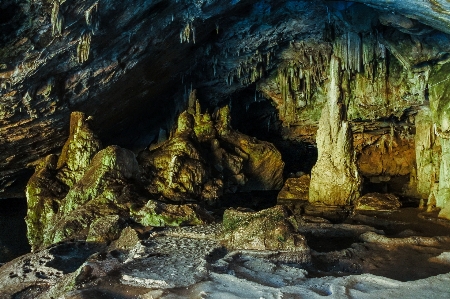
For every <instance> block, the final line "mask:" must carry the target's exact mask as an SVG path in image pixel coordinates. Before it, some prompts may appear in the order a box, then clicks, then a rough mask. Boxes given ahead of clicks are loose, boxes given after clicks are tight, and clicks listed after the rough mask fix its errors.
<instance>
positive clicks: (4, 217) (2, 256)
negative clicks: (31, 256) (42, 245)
mask: <svg viewBox="0 0 450 299" xmlns="http://www.w3.org/2000/svg"><path fill="white" fill-rule="evenodd" d="M26 214H27V200H26V198H2V199H0V227H1V228H2V229H1V230H0V264H1V263H5V262H8V261H10V260H12V259H13V258H16V257H18V256H20V255H22V254H25V253H28V252H30V249H31V248H30V245H29V244H28V239H27V236H26V233H27V227H26V225H25V220H24V218H25V215H26Z"/></svg>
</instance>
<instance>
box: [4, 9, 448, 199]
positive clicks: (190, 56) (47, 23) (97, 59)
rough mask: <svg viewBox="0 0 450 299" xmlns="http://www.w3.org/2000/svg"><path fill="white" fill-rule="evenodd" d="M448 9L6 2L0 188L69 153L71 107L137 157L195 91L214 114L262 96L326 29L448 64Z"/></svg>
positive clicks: (407, 63) (425, 61)
mask: <svg viewBox="0 0 450 299" xmlns="http://www.w3.org/2000/svg"><path fill="white" fill-rule="evenodd" d="M366 5H367V6H366ZM449 11H450V2H449V1H446V0H433V1H431V0H430V1H422V0H410V1H405V0H390V1H376V0H365V1H362V0H361V1H354V2H350V1H269V0H265V1H252V0H241V1H239V0H233V1H229V2H228V1H227V2H224V1H216V0H198V1H187V0H186V1H184V0H161V1H148V0H140V1H116V0H109V1H94V0H86V1H71V0H66V1H64V0H62V1H55V2H54V1H51V0H43V1H38V0H33V1H26V0H5V1H2V3H1V4H0V16H1V17H0V191H4V190H8V187H11V186H14V184H17V180H18V178H19V177H20V175H23V174H28V175H29V169H32V167H33V163H34V162H35V161H37V160H38V159H40V158H42V157H44V156H45V155H47V154H49V153H52V152H55V151H57V150H59V149H60V148H61V147H62V145H63V143H64V141H65V139H66V138H67V135H68V122H69V114H70V112H71V111H76V110H79V111H83V112H85V113H86V114H87V115H91V116H92V120H91V122H92V126H93V127H94V129H95V130H96V131H97V132H98V133H99V136H100V138H101V139H102V140H103V141H104V142H105V143H106V144H119V145H121V146H124V147H127V148H130V149H132V150H134V151H137V150H139V149H142V148H144V147H146V146H148V145H149V144H150V143H151V142H152V140H153V139H155V138H156V137H157V134H158V132H159V130H160V128H164V129H166V130H170V128H171V126H172V124H173V121H174V120H175V119H176V116H177V114H178V113H179V112H180V111H182V110H183V109H184V108H185V105H186V100H187V98H188V95H189V92H190V90H191V89H197V90H198V94H199V99H200V100H201V101H202V102H203V104H206V105H203V106H205V107H209V108H210V109H213V108H214V107H216V106H220V105H225V104H229V103H231V101H232V99H233V98H234V99H233V100H234V101H236V98H239V93H240V92H242V91H243V90H247V91H248V90H249V89H250V88H252V89H253V90H255V93H256V89H258V82H259V81H260V80H261V79H264V78H267V77H270V76H271V75H273V72H276V70H277V67H278V65H279V63H280V62H282V61H283V59H284V60H286V55H289V52H286V49H289V47H293V45H294V47H295V44H296V43H299V42H301V41H305V40H313V41H319V40H322V41H323V40H324V36H325V35H326V34H327V32H324V30H325V31H326V28H328V27H327V26H328V25H327V24H330V23H333V24H334V25H333V26H334V27H333V29H332V31H333V34H334V35H342V34H345V33H346V32H353V33H355V34H359V35H360V36H362V35H364V34H371V32H376V33H377V34H379V35H380V36H381V37H382V38H383V41H384V45H385V46H386V47H387V50H388V51H389V52H391V53H392V54H393V56H394V57H396V58H397V59H398V60H399V61H400V62H401V66H402V67H403V68H405V69H408V68H409V69H410V70H413V69H415V71H414V70H413V71H414V72H416V73H417V72H420V71H423V69H424V68H426V67H429V66H432V65H433V64H436V63H437V62H442V61H443V60H447V59H448V49H449V45H450V38H449V36H448V34H450V16H449V14H450V13H449ZM330 30H331V29H330ZM399 45H400V46H399ZM414 51H416V52H414ZM405 52H408V53H412V52H414V53H415V54H414V55H412V54H411V55H409V54H408V55H404V53H405ZM283 53H284V54H283ZM286 53H288V54H286ZM259 88H260V89H261V87H259ZM260 91H261V90H260ZM265 96H266V97H267V94H265ZM243 101H245V99H244V100H243ZM2 196H11V195H10V194H8V195H2Z"/></svg>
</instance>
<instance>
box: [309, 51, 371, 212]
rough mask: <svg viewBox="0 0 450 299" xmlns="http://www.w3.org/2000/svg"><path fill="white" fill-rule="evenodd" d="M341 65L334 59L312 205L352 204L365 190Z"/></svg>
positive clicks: (313, 175)
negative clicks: (348, 116) (345, 102)
mask: <svg viewBox="0 0 450 299" xmlns="http://www.w3.org/2000/svg"><path fill="white" fill-rule="evenodd" d="M339 65H340V62H339V59H338V58H337V57H335V56H332V58H331V62H330V85H329V89H328V100H327V103H326V105H325V106H324V108H323V110H322V116H321V118H320V122H319V130H318V131H317V139H316V140H317V148H318V159H317V163H316V164H315V165H314V167H313V169H312V171H311V185H310V190H309V201H310V202H311V203H321V204H326V205H349V204H351V203H352V202H353V201H354V200H355V199H357V198H358V197H359V193H360V189H361V184H362V180H361V177H360V175H359V173H358V169H357V166H356V161H355V156H354V151H353V138H352V132H351V129H350V126H349V123H348V122H347V121H346V113H345V107H344V105H343V102H342V99H341V91H340V85H341V84H340V70H339Z"/></svg>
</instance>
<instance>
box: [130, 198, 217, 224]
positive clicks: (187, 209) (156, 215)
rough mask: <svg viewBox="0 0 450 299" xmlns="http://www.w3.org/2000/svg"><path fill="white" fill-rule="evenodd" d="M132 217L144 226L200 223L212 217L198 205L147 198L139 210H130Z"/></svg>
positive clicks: (206, 221)
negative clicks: (170, 202) (167, 202)
mask: <svg viewBox="0 0 450 299" xmlns="http://www.w3.org/2000/svg"><path fill="white" fill-rule="evenodd" d="M131 216H132V218H133V219H134V220H135V221H136V222H137V223H140V224H142V225H144V226H156V227H164V226H180V225H201V224H205V223H208V222H211V221H212V220H213V218H212V217H211V216H210V215H209V214H208V213H207V212H206V211H205V210H204V209H202V208H201V207H200V206H199V205H196V204H186V205H174V204H166V203H163V202H158V201H154V200H149V201H148V202H147V204H146V205H145V206H144V207H142V208H140V209H139V210H136V211H134V210H133V209H132V210H131Z"/></svg>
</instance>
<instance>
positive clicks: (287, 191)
mask: <svg viewBox="0 0 450 299" xmlns="http://www.w3.org/2000/svg"><path fill="white" fill-rule="evenodd" d="M310 182H311V177H310V176H309V175H307V174H306V175H302V176H301V177H299V178H289V179H287V180H286V182H285V183H284V186H283V189H281V191H280V193H278V197H277V199H278V200H283V199H284V200H289V199H299V200H308V199H309V184H310Z"/></svg>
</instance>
